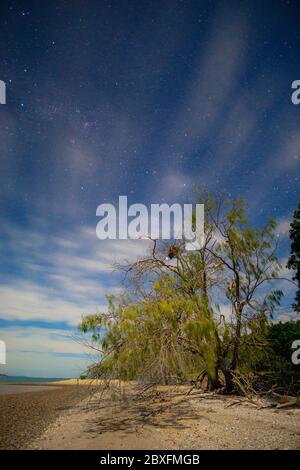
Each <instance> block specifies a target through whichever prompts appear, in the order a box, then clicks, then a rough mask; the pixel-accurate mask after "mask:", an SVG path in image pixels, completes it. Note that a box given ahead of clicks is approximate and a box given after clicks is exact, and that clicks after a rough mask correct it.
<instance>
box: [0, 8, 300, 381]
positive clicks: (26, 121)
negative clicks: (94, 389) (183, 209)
mask: <svg viewBox="0 0 300 470" xmlns="http://www.w3.org/2000/svg"><path fill="white" fill-rule="evenodd" d="M299 48H300V4H299V2H298V1H279V0H278V1H276V2H275V1H270V2H269V1H236V2H234V1H228V0H227V1H199V0H198V1H176V0H169V1H161V0H160V1H159V0H157V1H142V0H140V1H132V0H126V1H103V0H98V1H91V0H85V1H80V0H74V1H67V2H66V1H49V0H48V1H43V2H41V1H30V2H25V1H24V2H21V1H19V2H18V1H13V2H10V1H2V2H1V7H0V57H1V67H0V79H1V80H3V81H4V82H5V83H6V87H7V103H6V104H5V105H0V158H1V160H0V193H1V194H0V207H1V212H0V221H1V230H0V243H1V244H0V282H1V285H0V328H1V330H0V339H4V340H5V341H6V343H7V348H8V361H7V362H8V364H7V366H6V368H5V371H6V373H15V374H17V373H18V374H19V373H26V374H27V375H29V374H31V375H40V374H42V375H48V376H49V375H55V376H57V375H58V376H64V375H74V374H75V375H76V374H78V372H79V371H80V370H82V369H83V368H84V364H85V361H86V357H85V353H84V352H83V351H82V350H81V349H80V347H79V346H78V345H77V344H75V343H74V342H73V341H72V340H71V339H70V334H71V333H70V332H72V328H74V326H75V325H76V324H77V323H78V320H79V319H80V317H81V315H82V313H83V312H85V313H93V312H95V311H96V310H97V309H98V310H102V309H103V308H105V307H104V306H105V295H106V294H109V293H113V292H114V293H118V292H119V289H120V280H119V277H118V275H117V274H116V273H112V272H111V264H112V262H113V261H118V260H121V259H125V258H126V259H131V258H132V257H135V256H136V255H138V254H141V253H142V252H143V251H144V249H145V245H146V243H145V242H143V241H136V242H126V241H125V242H120V241H115V242H114V241H107V242H101V241H99V240H97V238H96V235H95V227H96V223H97V218H96V215H95V213H96V207H97V206H98V205H99V204H101V203H103V202H111V203H115V202H116V201H117V199H118V196H119V195H127V196H128V199H129V203H136V202H143V203H145V204H147V205H149V204H151V203H160V202H164V201H165V202H169V203H173V202H186V201H187V199H190V197H191V190H192V187H193V185H194V184H196V183H199V182H202V183H205V184H206V185H207V186H208V187H209V189H211V190H214V189H225V190H228V191H230V192H231V193H232V194H233V195H243V196H245V198H246V200H247V202H249V203H250V204H251V205H252V217H253V221H254V222H255V223H258V224H259V223H261V222H262V221H265V220H266V219H267V218H268V217H276V218H277V219H278V221H279V229H278V231H279V234H280V236H281V238H282V243H281V247H280V256H281V258H282V260H285V258H286V257H287V256H288V248H289V245H288V238H287V236H288V228H289V221H290V219H291V216H292V212H293V210H294V209H295V207H296V205H297V204H298V202H299V177H300V174H299V173H300V172H299V158H300V133H299V125H300V105H298V106H297V105H294V104H292V102H291V94H292V89H291V84H292V82H293V81H294V80H297V79H300V61H299ZM289 296H290V297H289ZM291 299H292V293H291V292H287V298H286V305H287V306H288V305H289V304H290V303H291ZM281 315H283V314H282V313H281ZM284 315H285V317H286V316H287V315H288V308H286V310H285V314H284ZM284 315H283V316H282V318H284ZM41 357H42V358H43V361H42V362H43V363H41V360H40V358H41ZM2 367H3V366H2ZM1 370H3V369H1ZM1 370H0V373H1Z"/></svg>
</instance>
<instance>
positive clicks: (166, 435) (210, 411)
mask: <svg viewBox="0 0 300 470" xmlns="http://www.w3.org/2000/svg"><path fill="white" fill-rule="evenodd" d="M82 388H85V387H82ZM124 392H125V393H124ZM185 392H186V389H185V388H184V387H182V388H180V389H174V390H170V389H166V388H164V387H159V389H157V390H156V392H155V393H153V392H152V393H150V394H147V393H146V394H144V395H137V394H136V390H134V387H132V388H130V387H127V389H126V391H124V388H123V389H122V391H121V393H120V394H118V393H115V392H113V393H112V392H111V391H110V392H109V393H107V392H104V393H103V390H101V391H100V390H99V391H97V392H96V393H94V394H93V395H89V396H88V397H85V398H84V399H83V400H81V401H80V402H77V403H76V404H75V405H73V406H71V407H69V408H66V407H65V409H64V410H62V411H61V413H60V415H59V417H57V419H55V420H52V422H51V424H50V425H49V426H47V427H44V431H43V433H42V434H41V435H40V436H39V437H35V438H34V439H32V440H31V441H30V442H29V444H28V447H27V448H30V449H87V450H89V449H90V450H95V449H98V450H115V449H126V450H132V449H133V450H134V449H146V450H155V449H182V450H183V449H197V450H201V449H220V450H226V449H267V450H268V449H270V450H271V449H274V450H275V449H283V450H288V449H300V410H299V409H273V408H272V409H271V408H258V407H257V406H255V404H254V403H251V402H249V401H247V400H243V399H242V400H241V399H240V398H238V399H236V398H235V397H224V396H216V395H206V396H204V397H203V396H202V395H201V394H200V395H199V392H196V393H195V395H194V396H193V395H192V396H189V397H185ZM236 402H237V403H236Z"/></svg>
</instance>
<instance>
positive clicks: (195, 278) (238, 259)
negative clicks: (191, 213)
mask: <svg viewBox="0 0 300 470" xmlns="http://www.w3.org/2000/svg"><path fill="white" fill-rule="evenodd" d="M197 197H198V201H199V202H201V203H204V205H205V241H204V246H203V248H201V249H200V250H198V251H195V252H187V251H184V250H182V249H180V247H178V249H176V250H175V252H176V256H174V259H172V263H168V262H166V254H165V251H164V250H162V251H161V252H159V251H156V245H155V247H154V250H153V251H152V252H151V255H150V256H149V259H143V260H142V261H137V262H136V263H134V264H133V265H131V266H130V269H128V270H127V272H130V273H131V276H132V282H133V283H132V289H128V290H127V294H126V295H123V296H119V297H118V298H116V297H113V296H111V297H109V298H108V312H107V313H103V314H97V315H91V316H86V317H84V318H83V319H82V322H81V324H80V329H81V331H82V332H83V333H84V334H90V335H91V338H92V342H93V343H94V345H96V347H97V349H99V351H100V354H101V359H100V361H99V364H96V365H93V366H91V368H90V369H89V375H92V376H97V377H100V376H101V377H114V378H120V379H124V380H132V379H143V380H151V381H154V382H159V383H168V382H170V381H174V380H181V381H187V380H192V379H193V380H195V379H197V378H199V379H200V378H203V377H206V378H207V383H208V385H209V386H211V387H214V388H216V387H220V386H221V385H222V384H223V385H225V387H226V390H227V391H231V390H232V387H233V386H234V376H237V375H236V374H237V373H239V374H241V373H246V374H250V375H251V374H255V373H256V372H257V371H259V370H261V369H262V368H264V367H265V364H267V363H268V361H269V364H271V363H272V364H273V363H275V362H276V360H277V363H278V359H274V360H273V359H272V360H271V362H270V358H275V357H277V358H278V357H281V358H283V361H285V363H286V361H287V357H284V356H283V355H282V351H279V349H280V347H279V345H281V346H282V347H284V346H283V345H284V341H285V340H287V339H289V338H290V336H289V335H291V332H290V330H288V332H286V334H285V335H284V334H283V329H282V330H280V334H279V331H278V328H279V327H278V326H276V327H277V329H276V328H273V326H270V321H269V320H270V318H272V315H273V313H274V311H275V309H276V307H277V306H278V305H279V303H280V300H281V297H282V295H283V294H282V292H281V291H280V290H278V289H275V290H271V289H270V288H269V289H268V290H266V289H265V288H264V286H265V285H267V284H268V283H270V282H272V281H273V280H276V278H277V277H278V274H279V270H280V268H281V266H280V264H279V262H278V260H277V257H276V240H275V234H274V233H275V232H274V231H275V227H276V223H275V221H273V220H271V221H269V222H268V223H267V224H266V225H265V226H264V227H262V228H260V229H258V228H256V227H253V226H251V224H250V223H249V219H248V217H247V208H246V206H245V204H244V202H243V199H242V198H238V199H236V200H231V198H230V197H228V196H227V195H226V194H225V193H224V192H218V193H217V194H216V195H214V196H212V195H211V194H210V193H209V192H208V191H207V190H205V189H204V190H201V193H200V194H199V193H197ZM167 252H168V251H167ZM136 286H138V288H136ZM216 296H218V297H220V296H221V297H222V298H223V302H224V300H226V303H227V306H229V307H230V309H231V312H232V315H231V317H230V318H229V317H228V312H227V313H226V315H225V312H223V311H222V308H220V307H218V306H217V302H216V301H215V297H216ZM290 328H291V327H290ZM272 335H273V336H272ZM274 335H275V336H274ZM299 337H300V336H299ZM299 337H298V338H299ZM272 338H273V339H272ZM274 338H275V339H274ZM296 339H297V338H296ZM276 348H277V349H276ZM272 361H273V362H272ZM274 361H275V362H274ZM274 367H275V366H274ZM276 367H277V366H276Z"/></svg>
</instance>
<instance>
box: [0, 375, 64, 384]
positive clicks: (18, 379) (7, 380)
mask: <svg viewBox="0 0 300 470" xmlns="http://www.w3.org/2000/svg"><path fill="white" fill-rule="evenodd" d="M59 380H65V379H62V378H61V377H60V378H55V377H20V376H16V377H14V376H8V377H1V376H0V384H2V383H13V384H16V383H18V384H19V383H21V384H23V383H24V384H26V383H36V382H37V383H38V382H58V381H59Z"/></svg>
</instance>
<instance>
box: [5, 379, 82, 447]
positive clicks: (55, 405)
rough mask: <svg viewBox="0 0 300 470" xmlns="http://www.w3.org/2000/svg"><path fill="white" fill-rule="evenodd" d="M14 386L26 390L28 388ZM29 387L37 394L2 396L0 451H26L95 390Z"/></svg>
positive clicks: (47, 385) (27, 385)
mask: <svg viewBox="0 0 300 470" xmlns="http://www.w3.org/2000/svg"><path fill="white" fill-rule="evenodd" d="M4 386H5V387H10V386H11V385H3V387H4ZM13 387H14V389H15V388H16V387H22V388H24V387H25V385H14V386H13ZM26 387H31V389H32V390H33V391H30V392H29V391H28V392H22V393H20V392H19V393H12V394H7V393H6V394H1V395H0V429H1V432H0V449H24V448H25V447H26V446H27V444H28V443H29V442H30V441H31V440H32V439H34V438H37V437H38V436H40V435H41V433H42V432H43V431H44V430H45V429H46V428H47V426H48V425H49V424H51V423H52V422H53V421H55V419H56V418H58V417H59V415H60V414H61V413H62V412H63V411H66V410H67V409H69V408H72V407H73V406H75V405H76V403H78V402H79V401H80V400H82V399H83V398H85V397H87V395H89V394H90V393H91V387H77V386H72V385H69V386H63V385H62V386H60V387H58V386H57V385H55V386H51V385H50V384H43V385H40V384H39V385H36V384H26ZM41 387H43V390H42V389H41ZM45 387H46V389H45ZM37 390H40V391H37Z"/></svg>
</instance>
